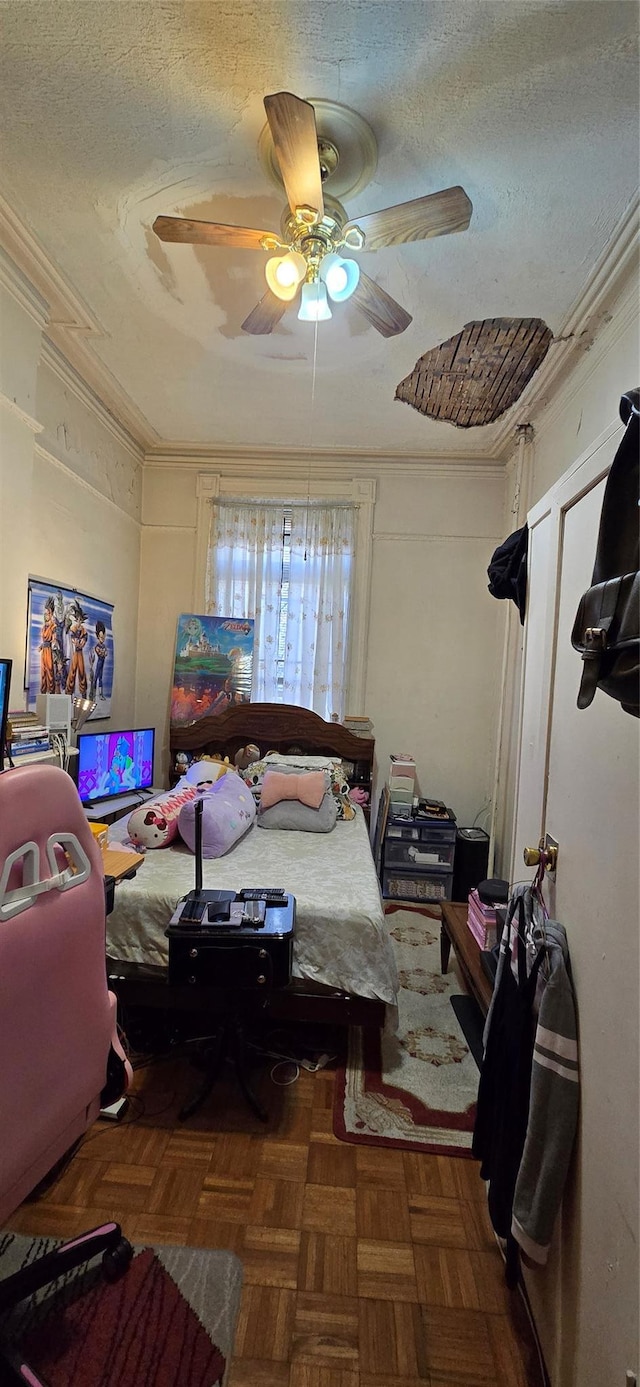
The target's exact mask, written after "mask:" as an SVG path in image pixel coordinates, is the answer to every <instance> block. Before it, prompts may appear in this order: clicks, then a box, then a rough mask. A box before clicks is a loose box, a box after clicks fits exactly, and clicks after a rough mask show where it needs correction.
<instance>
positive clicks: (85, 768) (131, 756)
mask: <svg viewBox="0 0 640 1387" xmlns="http://www.w3.org/2000/svg"><path fill="white" fill-rule="evenodd" d="M154 741H155V729H154V728H153V727H142V728H132V729H129V730H127V731H123V732H84V733H82V734H81V735H80V736H79V737H78V794H79V795H80V799H81V800H82V803H83V804H93V802H94V801H95V800H102V799H117V797H118V796H119V795H126V794H130V793H131V792H132V791H135V790H148V789H149V788H150V786H151V785H152V784H153V750H154Z"/></svg>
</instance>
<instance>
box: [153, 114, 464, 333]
mask: <svg viewBox="0 0 640 1387" xmlns="http://www.w3.org/2000/svg"><path fill="white" fill-rule="evenodd" d="M264 105H265V110H266V113H267V121H268V125H269V130H270V132H271V138H272V140H273V151H274V155H275V158H276V160H277V164H278V167H279V171H280V175H281V177H282V182H283V184H284V188H285V192H286V195H287V199H288V203H289V206H288V208H287V209H286V210H285V212H284V214H283V219H282V226H281V231H280V234H278V233H277V232H274V231H263V230H258V229H257V228H254V227H246V226H224V225H222V224H221V223H219V222H203V221H190V220H189V219H187V218H184V217H156V220H155V222H154V223H153V230H154V231H155V233H156V236H158V237H159V238H160V240H161V241H176V242H181V243H182V244H186V245H201V246H233V247H235V248H236V249H237V250H263V251H270V252H271V258H270V259H269V260H268V261H267V264H266V266H265V277H266V280H267V284H268V286H269V287H268V289H267V292H266V293H265V294H264V296H263V297H262V298H261V300H260V302H259V303H258V304H256V307H255V308H254V309H253V310H252V311H251V313H250V314H249V316H248V318H246V319H245V321H244V322H243V324H242V328H243V330H244V331H245V332H249V333H253V334H254V335H260V334H264V333H269V332H272V331H273V329H274V327H276V325H277V324H278V323H279V322H280V319H281V318H282V316H283V314H284V313H285V311H286V309H287V305H288V304H289V303H291V302H292V301H293V300H294V299H295V298H296V297H297V295H298V291H300V306H299V311H298V317H299V318H301V319H302V320H303V321H311V322H313V321H319V320H322V319H324V318H330V317H331V316H332V315H331V309H330V307H329V299H331V300H332V301H333V302H334V303H341V302H343V301H344V300H346V299H352V301H353V303H354V304H355V305H356V307H357V308H358V309H359V310H360V312H361V313H363V314H364V317H365V318H367V320H368V321H369V322H370V323H371V324H372V325H373V327H375V328H376V330H377V331H378V332H380V333H381V334H382V336H383V337H394V336H396V334H397V333H400V332H404V330H405V328H407V327H408V326H409V323H410V322H411V321H412V319H411V314H409V313H407V311H406V309H404V308H402V306H401V305H400V304H399V303H397V302H396V300H395V299H393V298H392V297H391V295H390V294H387V293H386V291H385V290H384V289H382V288H381V286H380V285H379V284H376V283H375V281H374V280H373V279H370V278H369V276H368V275H366V274H365V273H364V271H363V270H361V269H360V266H359V264H358V262H357V260H354V259H353V258H352V257H351V255H350V254H347V255H344V254H342V253H341V252H344V251H345V250H346V251H347V252H351V251H358V250H381V249H382V248H383V247H384V246H392V245H397V244H400V243H402V242H405V241H421V240H424V239H425V238H426V237H428V236H446V235H448V234H449V233H450V232H453V231H465V230H466V228H467V227H468V225H469V222H470V220H471V212H472V206H471V202H470V200H469V198H468V197H467V194H466V193H465V191H464V189H463V188H460V187H455V188H445V189H444V190H443V191H442V192H439V193H429V194H428V195H427V196H425V197H418V198H414V199H412V201H411V202H401V203H398V204H397V205H396V206H395V207H386V208H384V209H383V210H382V211H380V212H368V213H367V214H366V215H365V216H363V217H359V218H358V220H357V222H356V221H352V220H350V219H349V218H348V216H347V213H346V212H345V209H344V207H343V206H342V203H340V202H339V201H338V200H337V198H334V197H330V196H326V195H325V194H324V193H323V183H324V182H325V181H326V180H327V179H328V178H330V177H331V175H332V173H333V171H334V170H335V167H336V165H337V162H338V159H339V154H338V151H337V149H336V148H335V147H334V146H333V145H332V144H331V143H329V142H327V141H319V139H318V131H317V128H316V114H315V111H314V108H313V106H312V105H311V103H310V102H309V101H303V100H301V98H300V97H298V96H293V95H292V93H291V92H276V93H275V94H274V95H273V96H267V97H265V101H264Z"/></svg>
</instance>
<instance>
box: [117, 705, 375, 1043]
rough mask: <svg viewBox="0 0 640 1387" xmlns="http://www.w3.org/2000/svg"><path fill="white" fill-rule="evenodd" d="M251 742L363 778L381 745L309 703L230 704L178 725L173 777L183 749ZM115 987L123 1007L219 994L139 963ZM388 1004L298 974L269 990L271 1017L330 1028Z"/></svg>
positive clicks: (125, 967)
mask: <svg viewBox="0 0 640 1387" xmlns="http://www.w3.org/2000/svg"><path fill="white" fill-rule="evenodd" d="M249 743H253V744H254V745H255V746H257V747H258V748H259V750H260V755H261V756H265V755H266V754H267V752H269V751H278V752H287V751H288V752H291V753H293V751H294V750H295V751H298V752H306V753H307V754H315V755H319V756H322V755H328V756H336V757H339V758H340V759H341V760H342V759H344V760H347V761H352V762H353V763H354V765H355V764H356V763H357V765H358V772H357V778H358V780H359V781H361V782H362V781H367V780H368V781H369V782H370V781H371V779H372V777H373V758H374V751H375V742H374V740H373V738H370V737H356V736H355V735H354V733H352V732H349V731H348V729H347V728H346V727H343V726H342V724H341V723H336V722H325V721H324V719H323V718H321V717H319V716H318V714H317V713H313V712H311V710H310V709H309V708H298V707H295V706H294V705H292V704H281V703H243V704H234V705H230V706H229V708H228V709H226V710H225V712H223V713H219V714H217V715H215V714H213V715H209V716H208V717H205V718H201V719H200V720H199V721H198V722H195V723H191V724H189V726H185V727H176V726H174V727H172V729H171V736H170V752H171V779H172V781H173V782H175V780H176V779H177V778H178V775H177V773H176V772H175V770H174V767H175V758H176V755H177V753H178V752H179V751H184V752H187V753H188V754H189V755H190V756H191V757H193V758H194V759H197V757H198V756H221V757H223V758H224V757H225V756H228V757H229V760H230V761H231V763H232V764H233V759H234V756H235V754H236V752H237V751H239V750H240V748H241V747H243V746H247V745H248V744H249ZM109 985H110V986H111V987H112V988H113V990H114V991H115V992H116V994H117V995H118V997H119V998H120V1000H121V1001H122V1002H123V1003H124V1004H125V1005H131V1006H151V1007H168V1008H170V1009H171V1010H184V1011H194V1010H205V1009H206V1008H207V1007H209V1006H215V1000H216V998H215V993H211V995H209V993H208V991H207V990H206V989H198V994H197V996H194V993H193V991H190V990H189V989H188V988H170V987H169V985H168V983H167V982H166V981H165V980H164V978H160V977H159V978H157V979H154V978H152V977H150V976H149V975H145V974H144V973H143V971H142V970H141V969H140V968H139V967H138V966H137V965H136V964H127V963H117V964H115V965H114V967H113V968H112V969H111V971H110V974H109ZM385 1010H386V1008H385V1003H384V1002H379V1001H374V1000H372V999H371V998H368V997H356V996H352V995H351V994H350V993H347V992H341V991H339V990H338V989H337V988H333V987H326V986H325V985H324V984H322V983H313V982H308V981H307V980H306V979H304V978H294V979H293V981H292V982H291V983H290V984H289V986H288V987H286V988H283V989H282V990H281V991H279V992H274V993H272V995H271V999H270V1003H269V1011H268V1014H269V1016H270V1017H273V1018H274V1019H277V1020H281V1021H284V1020H287V1021H288V1020H292V1021H310V1022H317V1023H327V1024H329V1025H355V1026H375V1027H381V1026H383V1025H384V1018H385Z"/></svg>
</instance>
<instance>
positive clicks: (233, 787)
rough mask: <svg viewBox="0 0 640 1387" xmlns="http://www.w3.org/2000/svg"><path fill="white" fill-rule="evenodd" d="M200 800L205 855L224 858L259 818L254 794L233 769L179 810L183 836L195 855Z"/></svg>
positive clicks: (203, 853)
mask: <svg viewBox="0 0 640 1387" xmlns="http://www.w3.org/2000/svg"><path fill="white" fill-rule="evenodd" d="M191 769H193V767H192V768H191ZM197 799H202V856H203V857H222V855H223V853H225V852H228V851H229V848H232V847H233V845H234V843H237V841H238V839H239V838H242V837H243V835H244V834H245V833H246V832H247V829H248V828H251V825H252V823H253V821H254V819H255V817H256V806H255V804H254V800H253V795H252V794H251V791H250V790H249V789H248V787H247V786H246V785H245V783H244V780H242V778H241V777H240V776H239V775H236V773H235V771H233V770H232V772H231V775H223V776H221V777H220V779H219V780H218V781H217V782H216V784H214V785H203V786H202V787H201V791H200V793H198V795H197V797H196V800H193V799H191V800H187V802H186V804H184V805H183V807H182V809H181V810H180V820H179V829H180V837H181V838H183V839H184V841H185V843H186V844H187V847H188V848H191V851H192V852H194V851H195V843H196V801H197Z"/></svg>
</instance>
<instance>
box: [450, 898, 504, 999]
mask: <svg viewBox="0 0 640 1387" xmlns="http://www.w3.org/2000/svg"><path fill="white" fill-rule="evenodd" d="M441 910H442V925H441V929H440V961H441V965H442V971H443V973H446V971H447V969H448V967H449V955H450V952H451V945H452V944H453V947H454V949H455V955H456V958H457V960H458V963H459V964H460V971H461V973H462V975H463V977H464V980H465V982H466V984H467V987H468V988H469V991H470V993H471V995H472V996H473V997H475V999H476V1001H477V1003H478V1006H479V1007H480V1009H481V1011H482V1013H483V1015H484V1016H486V1014H487V1012H488V1010H489V1003H490V1001H491V996H492V987H491V983H490V982H489V979H488V978H487V977H485V974H484V973H483V971H482V965H481V963H480V945H479V944H478V943H477V941H476V940H475V939H474V937H473V935H472V933H471V930H470V929H469V926H468V924H467V906H466V902H458V901H442V904H441Z"/></svg>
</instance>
